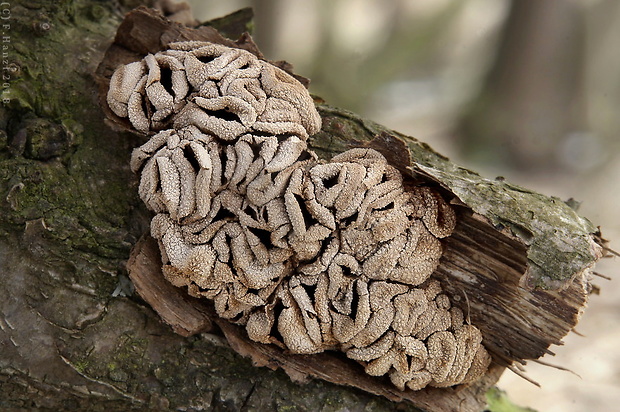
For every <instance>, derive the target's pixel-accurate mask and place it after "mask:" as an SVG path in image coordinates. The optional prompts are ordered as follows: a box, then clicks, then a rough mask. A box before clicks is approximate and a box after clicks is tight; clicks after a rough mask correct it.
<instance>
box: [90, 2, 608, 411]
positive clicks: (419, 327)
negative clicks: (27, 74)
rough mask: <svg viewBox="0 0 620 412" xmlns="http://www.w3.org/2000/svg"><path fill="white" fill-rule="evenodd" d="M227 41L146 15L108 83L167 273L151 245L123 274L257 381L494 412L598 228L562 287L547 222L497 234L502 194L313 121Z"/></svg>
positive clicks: (540, 340) (574, 315) (298, 89)
mask: <svg viewBox="0 0 620 412" xmlns="http://www.w3.org/2000/svg"><path fill="white" fill-rule="evenodd" d="M128 27H131V30H130V29H128ZM138 28H139V30H138ZM135 33H140V39H139V41H136V42H135V43H134V42H132V41H131V40H132V35H134V34H135ZM218 36H219V35H217V32H214V31H212V30H211V31H210V30H205V29H204V28H201V29H198V30H194V29H190V28H185V27H182V26H180V25H176V24H173V23H170V22H167V21H165V20H164V19H163V18H161V17H159V16H157V15H155V14H154V13H152V12H150V11H148V10H147V9H138V10H136V11H134V12H132V13H130V14H129V15H128V16H127V18H126V20H125V22H124V23H123V25H122V26H121V27H120V28H119V34H118V35H117V39H116V41H115V44H114V45H113V46H112V47H111V48H110V50H109V51H108V54H107V55H106V58H105V59H104V62H103V63H102V65H101V66H100V68H99V74H100V75H101V76H102V77H101V84H102V93H103V97H104V102H103V103H104V107H105V110H106V112H107V113H108V115H109V117H110V119H111V120H112V121H113V122H115V123H116V124H117V125H118V126H120V127H121V128H124V129H129V130H133V131H135V132H138V133H143V134H146V135H148V137H149V140H148V141H147V142H146V143H144V144H143V145H142V146H140V147H139V148H137V149H135V150H134V153H133V155H132V160H131V167H132V169H133V170H134V171H135V172H136V173H139V174H140V176H141V177H140V185H139V194H140V197H141V198H142V200H143V201H144V202H145V204H146V205H147V207H148V208H149V209H150V210H152V211H153V212H154V213H155V216H154V218H153V220H152V226H151V235H152V236H153V237H154V238H155V239H156V240H157V243H158V245H159V249H160V251H161V261H158V259H159V255H158V251H157V250H156V248H155V243H154V242H153V241H152V240H148V238H145V239H143V240H142V241H140V242H139V243H138V244H137V245H136V247H135V250H134V253H133V254H132V259H131V260H130V262H129V264H128V269H129V273H130V277H131V278H132V280H133V282H134V284H135V285H136V289H137V291H138V293H140V295H141V296H142V297H143V298H144V299H145V300H146V301H147V302H148V303H150V304H151V305H152V306H153V307H154V309H155V310H156V311H157V312H158V313H159V314H160V315H161V317H162V318H163V319H164V320H165V321H166V322H167V323H169V324H171V326H172V327H173V328H174V329H175V330H176V331H178V332H179V333H181V334H183V335H188V334H191V333H198V332H202V331H205V330H210V327H211V321H212V322H214V323H216V324H217V325H218V326H219V328H220V330H221V331H222V332H223V333H224V335H225V336H226V337H227V339H228V341H229V342H230V344H231V347H233V349H235V350H237V351H238V352H239V353H241V354H244V355H249V356H251V357H252V358H253V360H254V361H255V363H257V364H259V365H265V366H270V367H282V368H283V369H284V370H285V371H287V372H288V373H289V375H290V376H291V377H293V378H294V379H297V380H300V379H303V378H305V377H307V376H313V377H320V378H321V379H326V380H328V381H331V382H334V383H338V384H346V385H351V386H356V387H358V388H361V389H364V390H366V391H369V392H372V393H376V394H380V395H383V396H386V397H388V398H390V399H393V400H402V399H407V400H409V401H411V402H413V403H414V404H415V405H416V406H419V407H422V408H428V409H433V410H453V409H454V408H455V405H459V407H460V408H462V409H461V410H479V409H481V407H482V405H483V404H484V392H485V391H486V389H488V388H489V387H490V386H491V385H492V384H493V383H494V382H495V381H496V380H497V379H498V377H499V375H500V374H501V372H502V371H503V369H504V367H506V366H508V365H510V364H511V363H512V362H514V361H517V362H523V361H524V360H526V359H536V358H538V357H540V356H542V355H543V354H544V353H546V352H548V351H549V350H548V347H549V345H550V344H558V343H560V340H561V338H562V337H563V336H564V335H565V334H566V333H567V332H568V331H569V330H571V329H572V327H573V326H574V325H575V324H576V322H577V320H578V318H579V315H580V313H581V310H582V308H583V306H584V305H585V302H586V298H587V294H588V289H589V283H588V275H589V273H590V271H591V268H592V266H593V264H594V262H595V261H596V260H597V259H598V258H600V257H601V254H602V253H601V248H600V247H599V246H598V245H597V243H596V241H597V239H598V238H597V236H596V233H594V232H595V231H594V229H593V228H591V226H587V225H586V224H583V226H584V228H585V229H583V233H582V234H581V235H580V236H581V238H583V239H585V240H584V242H585V244H587V245H589V250H587V253H589V255H587V256H585V258H583V262H584V263H583V264H582V265H581V266H575V269H574V271H573V273H562V274H560V275H559V276H558V279H559V280H558V279H554V282H553V283H552V285H553V287H548V286H549V285H550V284H551V283H550V282H547V281H546V279H547V278H548V277H549V273H550V271H549V270H546V269H545V268H542V269H541V268H540V267H539V266H536V267H533V265H532V257H533V256H534V255H535V253H540V251H539V249H541V248H544V247H548V245H541V244H540V242H539V241H538V239H537V236H539V237H542V234H539V232H537V230H536V227H533V228H531V229H530V224H536V222H534V223H532V222H524V221H523V220H522V219H521V218H519V219H521V220H519V221H518V222H515V221H511V219H510V217H506V216H504V215H502V214H501V213H500V212H501V207H500V206H498V205H500V204H501V202H500V201H498V199H496V198H494V196H495V194H494V193H496V192H494V190H495V187H494V186H493V183H492V182H489V181H485V180H484V179H482V178H480V177H479V176H477V175H475V174H473V173H472V172H469V171H464V169H460V168H458V167H456V166H454V165H453V164H451V163H449V162H448V161H447V159H445V158H442V157H441V156H439V155H437V154H435V153H434V152H432V150H430V148H428V147H425V146H424V145H422V144H420V143H418V142H417V141H415V140H413V139H411V138H407V137H404V136H398V135H397V134H395V133H393V132H389V131H386V130H384V129H382V128H381V127H380V126H378V125H374V124H366V123H364V121H362V120H361V119H358V118H356V117H355V116H354V115H352V114H350V113H345V112H335V111H334V110H335V109H332V108H328V107H325V106H319V112H317V111H316V109H315V105H314V102H313V101H312V98H311V97H310V95H309V94H308V92H307V91H306V89H305V87H304V86H303V85H302V83H300V82H298V81H297V80H296V78H295V77H293V75H291V74H290V73H287V72H285V71H284V70H282V69H281V68H280V67H284V68H287V67H288V66H287V65H285V64H283V63H279V66H280V67H276V66H274V65H272V64H271V63H269V62H267V61H265V60H263V59H262V56H261V55H260V52H258V50H257V49H256V47H255V46H254V45H253V43H252V42H251V39H249V38H248V37H247V36H244V37H242V38H241V39H240V41H239V42H238V43H234V42H231V41H230V40H226V39H224V38H221V36H220V37H218ZM178 40H183V41H182V42H178ZM248 50H249V51H248ZM319 113H320V115H319ZM359 125H363V127H360V126H359ZM352 130H355V131H356V132H355V133H350V132H351V131H352ZM326 142H328V143H326ZM334 142H337V143H334ZM352 147H353V148H352ZM355 147H356V148H355ZM314 148H316V149H318V150H317V153H320V154H321V156H322V157H324V158H325V159H319V158H318V156H317V155H316V154H315V151H314V150H313V149H314ZM482 184H485V185H487V186H485V188H487V189H488V187H491V190H489V191H486V192H484V193H483V194H482V195H476V194H474V195H470V194H469V193H471V190H477V189H476V188H479V187H481V185H482ZM497 185H498V186H497V193H499V192H501V191H503V192H501V193H500V194H501V195H505V193H506V191H507V190H508V189H510V188H507V187H503V186H499V185H500V183H497ZM464 188H466V189H467V190H468V191H467V192H466V191H464V190H465V189H464ZM485 196H488V197H489V200H488V202H487V203H485V202H486V201H485ZM498 197H499V196H498ZM480 199H482V200H481V201H480ZM524 201H525V200H524ZM552 203H554V201H552V199H549V204H552ZM553 207H556V208H557V209H558V210H557V211H556V210H554V211H552V213H554V214H557V213H567V212H565V211H564V209H561V207H560V206H558V205H554V206H553ZM498 217H501V218H502V220H501V222H502V224H498V222H497V221H496V220H498ZM570 218H573V217H572V216H570ZM540 219H541V218H539V220H540ZM542 219H543V220H544V217H543V218H542ZM573 219H576V218H573ZM579 222H580V223H581V221H579ZM543 223H544V222H543ZM517 226H518V228H520V229H521V231H518V230H516V228H517ZM543 226H544V225H543ZM523 227H525V228H526V229H527V230H525V232H527V233H526V236H519V235H520V234H521V235H522V234H523V233H524V230H523ZM579 228H581V226H580V227H579ZM579 230H581V229H579ZM541 233H542V232H541ZM537 242H538V243H537ZM569 243H570V242H569ZM579 247H580V246H579ZM575 248H578V246H575ZM581 252H583V251H581ZM588 259H589V260H588ZM162 264H163V272H162V270H161V266H162ZM570 270H573V269H570ZM540 273H543V274H544V275H545V276H547V277H544V276H542V275H540V276H539V274H540ZM164 279H167V280H168V281H169V282H170V283H169V284H168V283H166V284H165V286H164V285H163V284H162V281H163V280H164ZM164 282H165V281H164ZM536 282H538V284H536ZM545 282H547V283H545ZM533 283H534V284H533ZM170 285H174V286H177V287H182V288H174V287H172V286H170ZM187 294H189V295H191V297H190V296H188V295H187ZM195 298H199V299H195ZM168 301H169V302H170V303H166V302H168ZM324 351H328V352H324ZM364 371H365V372H366V373H364ZM369 375H373V376H369ZM384 375H385V378H379V377H381V376H384ZM374 376H376V377H374ZM390 381H391V383H390ZM454 385H457V386H456V387H455V388H456V389H457V390H456V391H454V390H452V389H441V388H444V387H452V386H454Z"/></svg>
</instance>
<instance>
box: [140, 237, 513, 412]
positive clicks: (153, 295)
mask: <svg viewBox="0 0 620 412" xmlns="http://www.w3.org/2000/svg"><path fill="white" fill-rule="evenodd" d="M132 255H133V256H134V257H133V258H132V259H131V260H130V261H129V262H128V269H129V275H130V277H131V280H132V282H134V284H135V286H136V292H137V293H138V294H140V296H141V297H142V298H143V299H144V300H145V301H146V302H147V303H149V304H150V305H152V306H153V308H154V309H155V310H156V311H157V312H158V313H159V314H160V316H162V319H163V320H164V321H165V322H166V323H168V324H169V325H171V326H172V327H173V328H178V327H179V325H183V330H187V328H188V326H187V324H186V323H185V321H184V320H180V319H179V318H182V315H183V313H184V311H188V313H190V314H191V313H195V311H197V310H198V311H199V313H200V314H201V316H202V319H203V320H204V322H209V321H210V320H213V322H215V324H216V325H217V326H218V327H219V329H220V330H221V332H222V333H223V334H224V336H225V337H226V339H227V341H228V343H229V344H230V346H231V347H232V348H233V349H234V350H235V351H236V352H238V353H239V354H241V355H243V356H248V357H250V358H251V359H252V362H253V364H254V365H255V366H265V367H268V368H270V369H277V368H282V369H283V370H284V371H285V372H286V373H287V374H288V375H289V377H290V378H291V379H293V380H295V381H298V382H301V383H302V384H303V383H304V382H307V380H308V379H309V378H319V379H324V380H327V381H329V382H332V383H335V384H339V385H348V386H353V387H356V388H359V389H362V390H364V391H366V392H370V393H373V394H376V395H381V396H384V397H386V398H388V399H390V400H392V401H396V402H399V401H403V400H407V401H409V402H411V403H413V404H414V405H416V406H418V407H420V408H423V409H425V410H426V409H428V410H445V411H449V410H453V409H454V405H460V409H459V410H462V411H467V410H471V411H476V410H480V409H481V407H482V406H483V405H484V402H485V399H484V395H485V393H486V390H487V389H488V388H489V387H491V386H492V385H493V384H494V383H495V382H496V381H497V379H498V378H499V376H500V375H501V373H502V372H503V370H504V368H503V367H501V366H499V365H493V366H492V367H491V369H490V370H489V372H488V373H487V375H486V376H485V377H484V378H483V379H482V380H481V381H479V382H477V383H476V384H472V385H463V386H462V387H459V388H458V389H457V390H452V389H449V390H446V389H438V388H428V389H424V390H421V391H411V390H406V391H399V390H397V389H396V388H395V387H394V386H393V385H392V384H391V383H390V382H389V380H388V379H378V378H375V377H372V376H369V375H367V374H365V373H364V370H363V368H362V367H361V366H360V365H358V364H356V363H354V362H352V361H351V360H350V359H347V358H346V357H344V356H342V354H337V353H335V352H324V353H320V354H315V355H291V354H289V353H287V352H286V351H284V350H282V349H281V348H279V347H277V346H274V345H264V344H257V343H256V342H253V341H251V340H250V339H249V338H248V336H247V333H246V332H245V330H244V329H243V328H242V327H239V326H237V325H233V324H231V323H229V322H227V321H226V320H223V319H219V318H218V317H217V315H216V314H215V310H214V309H213V307H212V305H210V304H209V301H207V300H205V299H202V300H196V299H192V300H191V302H188V301H187V300H186V299H191V298H189V297H188V296H187V294H186V293H185V292H184V291H183V290H182V289H180V288H174V287H172V288H171V289H170V290H167V291H166V296H165V297H164V296H162V294H161V293H160V292H159V290H160V286H157V287H152V286H151V285H153V284H155V285H159V283H160V282H161V281H162V280H163V279H164V278H163V274H162V271H161V257H160V256H159V250H158V248H157V243H156V242H155V241H154V240H153V239H152V238H151V237H149V236H147V237H144V238H143V239H141V240H140V241H139V242H138V243H137V244H136V245H135V246H134V248H133V252H132ZM136 256H139V257H140V258H139V259H140V262H141V263H140V264H136V263H135V262H136V261H135V259H136V258H135V257H136ZM162 298H163V299H165V300H171V301H175V302H176V301H184V302H188V303H186V304H184V305H183V306H180V305H179V306H175V307H170V306H166V307H162V306H161V303H160V302H161V300H162ZM198 331H199V330H198V329H196V330H195V332H196V333H197V332H198Z"/></svg>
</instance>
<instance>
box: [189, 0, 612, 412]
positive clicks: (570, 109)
mask: <svg viewBox="0 0 620 412" xmlns="http://www.w3.org/2000/svg"><path fill="white" fill-rule="evenodd" d="M190 4H191V5H192V8H193V10H194V15H195V16H196V18H197V19H198V20H200V21H204V20H207V19H210V18H214V17H219V16H222V15H225V14H227V13H230V12H232V11H235V10H237V9H239V8H242V7H247V6H252V7H253V8H254V11H255V31H254V37H255V40H256V41H257V43H258V45H259V46H260V48H261V50H262V51H263V53H264V54H265V55H266V57H268V58H270V59H274V60H287V61H289V62H291V63H292V64H293V65H294V66H295V70H296V72H297V73H299V74H301V75H304V76H307V77H309V78H311V79H312V83H311V86H310V91H311V92H312V93H314V94H316V95H319V96H321V97H323V98H324V99H325V100H326V101H327V102H328V103H330V104H332V105H336V106H340V107H343V108H346V109H349V110H352V111H354V112H357V113H359V114H361V115H363V116H365V117H367V118H370V119H372V120H375V121H377V122H379V123H381V124H383V125H385V126H388V127H390V128H392V129H395V130H398V131H400V132H402V133H405V134H408V135H411V136H414V137H416V138H418V139H420V140H422V141H424V142H426V143H428V144H430V145H431V146H432V147H433V148H434V149H435V150H436V151H438V152H440V153H442V154H444V155H447V156H448V157H450V158H451V159H452V160H453V161H455V162H456V163H458V164H461V165H462V166H465V167H467V168H470V169H472V170H475V171H478V172H480V173H481V174H482V175H484V176H485V177H488V178H494V177H495V176H497V175H502V176H504V177H505V178H506V179H507V180H509V181H511V182H513V183H516V184H519V185H522V186H525V187H528V188H531V189H535V190H537V191H540V192H543V193H545V194H549V195H554V196H558V197H560V198H562V199H568V198H574V199H576V200H578V201H579V200H582V201H583V203H582V205H581V208H580V212H581V214H582V215H584V216H586V217H588V218H589V219H590V220H592V221H593V222H594V223H595V224H596V225H600V226H601V227H602V229H603V235H604V237H607V238H609V239H611V240H612V242H611V247H612V248H615V249H616V250H620V217H619V212H618V206H617V205H618V203H620V190H618V189H619V185H620V184H619V181H620V139H619V138H618V137H619V136H618V134H619V133H620V115H619V114H618V108H619V107H620V47H619V46H618V44H619V42H620V2H618V1H617V0H562V1H559V0H558V1H540V0H518V1H517V0H514V1H510V0H312V1H309V0H227V1H222V0H193V1H190ZM614 239H615V241H614ZM597 271H598V272H601V273H603V274H606V275H608V276H611V277H612V278H613V280H612V281H606V280H604V279H602V278H595V279H594V283H595V284H598V285H600V286H601V293H600V296H594V297H592V299H591V301H590V307H589V308H588V310H587V311H586V312H585V315H584V317H583V319H582V321H581V322H580V324H579V325H578V332H579V333H580V334H582V335H584V336H579V335H578V334H575V333H571V334H570V335H569V336H567V338H566V339H565V342H566V345H565V346H563V347H556V348H552V350H553V351H555V352H556V354H557V355H556V356H555V357H551V358H550V357H546V358H545V359H544V361H546V362H550V363H553V364H558V365H561V366H563V367H566V368H568V369H570V370H572V371H574V372H575V374H578V375H580V377H578V376H576V375H575V374H571V373H569V372H563V371H560V370H556V369H552V368H549V367H545V366H542V365H539V364H536V363H533V362H530V364H528V366H527V367H526V369H527V374H528V376H530V377H531V378H532V379H533V380H535V381H537V382H539V383H540V384H541V385H542V389H538V388H536V387H535V386H533V385H532V384H530V383H528V382H526V381H524V380H522V379H521V378H518V377H516V376H515V375H513V374H511V373H510V372H507V373H506V374H505V375H504V377H502V380H501V381H500V384H499V386H500V387H501V388H503V389H505V390H507V391H508V393H509V395H510V396H511V397H512V399H513V401H515V402H516V403H518V404H521V405H527V406H531V407H533V408H535V409H538V410H539V411H541V412H542V411H545V412H550V411H562V412H567V411H583V410H613V409H615V408H616V407H617V405H618V404H620V345H619V343H620V299H618V296H620V286H619V285H618V284H619V282H620V270H619V260H618V259H617V258H616V259H606V260H604V261H603V262H602V263H601V264H600V265H599V266H597Z"/></svg>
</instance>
